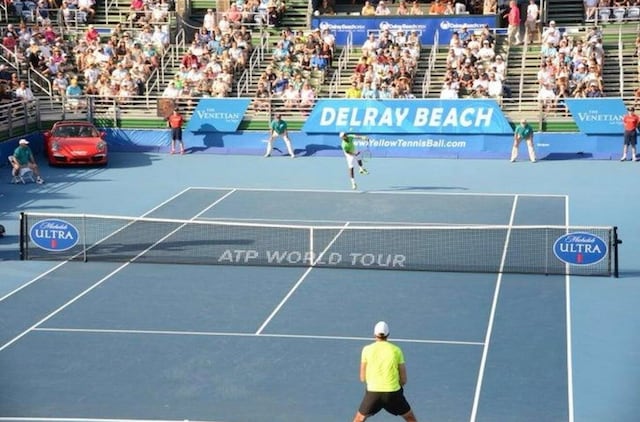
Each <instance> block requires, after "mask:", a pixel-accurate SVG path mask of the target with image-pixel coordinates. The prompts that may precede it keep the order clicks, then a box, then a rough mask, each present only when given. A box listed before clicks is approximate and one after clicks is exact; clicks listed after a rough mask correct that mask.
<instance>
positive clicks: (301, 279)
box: [256, 222, 349, 334]
mask: <svg viewBox="0 0 640 422" xmlns="http://www.w3.org/2000/svg"><path fill="white" fill-rule="evenodd" d="M347 226H349V222H346V223H345V224H344V227H342V229H341V230H340V231H339V232H338V233H337V234H336V235H335V236H334V237H333V239H331V242H329V244H328V245H327V247H326V248H324V250H323V251H322V252H320V255H318V259H316V260H315V262H312V263H311V266H310V267H309V268H307V270H306V271H305V272H304V274H302V276H300V279H298V281H297V282H296V284H294V286H293V287H292V288H291V290H289V292H288V293H287V295H286V296H285V297H284V298H283V299H282V300H281V301H280V303H278V306H276V308H275V309H274V310H273V312H271V315H269V316H268V317H267V319H266V320H265V321H264V322H263V323H262V325H261V326H260V328H258V331H256V334H260V333H262V330H264V329H265V327H266V326H267V324H269V322H271V320H272V319H273V317H274V316H276V314H277V313H278V311H280V308H282V307H283V306H284V304H285V302H286V301H287V300H289V298H290V297H291V295H292V294H293V292H295V291H296V290H297V289H298V287H299V286H300V285H301V284H302V282H303V281H304V279H305V278H307V276H308V275H309V273H310V272H311V270H312V269H313V268H314V265H315V264H316V263H317V262H318V261H320V260H321V259H322V257H323V256H324V254H325V252H327V251H328V250H329V248H330V247H331V245H333V244H334V243H335V241H336V240H337V239H338V237H340V235H341V234H342V232H343V231H344V229H346V228H347Z"/></svg>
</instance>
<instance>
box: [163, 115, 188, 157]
mask: <svg viewBox="0 0 640 422" xmlns="http://www.w3.org/2000/svg"><path fill="white" fill-rule="evenodd" d="M183 124H184V118H183V117H182V115H181V114H180V113H179V112H178V109H177V108H174V109H173V112H171V115H170V116H169V117H168V118H167V126H168V127H169V128H170V129H171V154H175V152H176V145H177V144H179V145H180V154H184V142H182V125H183Z"/></svg>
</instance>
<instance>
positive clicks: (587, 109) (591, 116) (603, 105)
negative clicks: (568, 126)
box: [564, 98, 627, 135]
mask: <svg viewBox="0 0 640 422" xmlns="http://www.w3.org/2000/svg"><path fill="white" fill-rule="evenodd" d="M564 101H565V103H566V104H567V107H569V111H570V112H571V115H572V116H573V120H574V121H575V122H576V125H578V129H580V132H583V133H585V134H587V135H611V134H614V133H615V134H621V133H622V131H623V130H624V129H623V127H622V118H623V117H624V115H625V114H626V113H627V108H626V107H625V105H624V102H623V101H622V98H566V99H565V100H564Z"/></svg>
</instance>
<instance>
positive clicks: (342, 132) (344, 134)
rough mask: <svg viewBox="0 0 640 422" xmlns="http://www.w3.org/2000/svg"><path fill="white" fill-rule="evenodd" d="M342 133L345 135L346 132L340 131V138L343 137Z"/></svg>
mask: <svg viewBox="0 0 640 422" xmlns="http://www.w3.org/2000/svg"><path fill="white" fill-rule="evenodd" d="M344 135H346V133H344V132H340V134H339V135H338V136H340V137H341V138H342V137H344Z"/></svg>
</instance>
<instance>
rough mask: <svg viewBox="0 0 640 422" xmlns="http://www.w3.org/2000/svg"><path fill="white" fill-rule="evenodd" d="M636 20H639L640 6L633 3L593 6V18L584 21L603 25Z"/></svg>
mask: <svg viewBox="0 0 640 422" xmlns="http://www.w3.org/2000/svg"><path fill="white" fill-rule="evenodd" d="M585 13H586V10H585ZM638 20H640V6H636V5H634V6H612V7H597V8H595V16H594V17H593V19H586V22H593V23H594V24H595V25H603V24H607V23H623V22H636V21H638Z"/></svg>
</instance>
